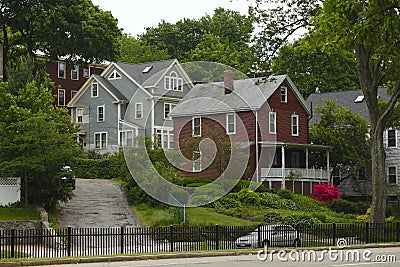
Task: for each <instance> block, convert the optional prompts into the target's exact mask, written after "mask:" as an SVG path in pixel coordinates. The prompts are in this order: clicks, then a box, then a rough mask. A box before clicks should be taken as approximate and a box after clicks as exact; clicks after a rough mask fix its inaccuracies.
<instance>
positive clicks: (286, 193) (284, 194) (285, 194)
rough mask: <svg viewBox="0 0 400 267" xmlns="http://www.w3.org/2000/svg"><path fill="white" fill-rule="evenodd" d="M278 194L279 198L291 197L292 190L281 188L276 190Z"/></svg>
mask: <svg viewBox="0 0 400 267" xmlns="http://www.w3.org/2000/svg"><path fill="white" fill-rule="evenodd" d="M278 196H280V197H281V198H286V199H293V192H292V191H290V190H286V189H281V190H279V191H278Z"/></svg>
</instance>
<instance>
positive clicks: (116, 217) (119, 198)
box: [60, 179, 139, 228]
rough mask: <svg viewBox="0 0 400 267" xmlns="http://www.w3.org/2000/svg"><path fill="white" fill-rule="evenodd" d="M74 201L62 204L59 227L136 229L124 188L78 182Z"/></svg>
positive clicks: (136, 221) (108, 182) (99, 181)
mask: <svg viewBox="0 0 400 267" xmlns="http://www.w3.org/2000/svg"><path fill="white" fill-rule="evenodd" d="M74 194H75V197H74V198H72V199H70V200H69V201H68V202H67V203H62V204H61V216H60V227H67V226H71V227H75V228H93V227H120V226H128V227H136V226H139V220H138V219H137V217H136V216H135V215H134V214H133V212H132V210H131V209H130V207H129V205H128V203H127V201H126V199H125V197H124V194H123V192H122V190H121V187H120V185H119V184H118V183H116V182H114V181H110V180H93V179H76V189H75V190H74Z"/></svg>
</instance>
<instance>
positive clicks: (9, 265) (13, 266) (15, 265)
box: [0, 243, 400, 267]
mask: <svg viewBox="0 0 400 267" xmlns="http://www.w3.org/2000/svg"><path fill="white" fill-rule="evenodd" d="M392 247H400V243H388V244H368V245H354V246H349V247H347V248H344V249H366V248H392ZM329 248H332V247H317V248H299V249H300V250H314V251H322V250H327V249H329ZM283 250H285V251H286V252H290V251H292V250H293V249H283ZM258 251H259V250H251V251H242V252H240V251H232V252H192V253H190V252H189V253H177V254H154V255H137V256H134V255H132V256H105V257H91V258H62V259H48V260H21V261H12V262H0V267H20V266H42V265H58V264H82V263H109V262H122V261H143V260H160V259H183V258H204V257H223V256H240V255H252V254H255V255H256V254H257V253H258Z"/></svg>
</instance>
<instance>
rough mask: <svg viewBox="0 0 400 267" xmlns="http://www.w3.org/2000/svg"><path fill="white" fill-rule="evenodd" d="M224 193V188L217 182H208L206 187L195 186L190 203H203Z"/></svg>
mask: <svg viewBox="0 0 400 267" xmlns="http://www.w3.org/2000/svg"><path fill="white" fill-rule="evenodd" d="M224 195H225V192H224V190H223V189H222V187H221V186H220V185H218V184H210V185H208V186H206V187H197V188H195V190H194V193H193V195H192V199H191V204H193V205H204V204H206V203H208V202H211V201H212V200H215V199H216V198H218V197H221V196H224Z"/></svg>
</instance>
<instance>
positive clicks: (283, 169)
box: [281, 145, 286, 189]
mask: <svg viewBox="0 0 400 267" xmlns="http://www.w3.org/2000/svg"><path fill="white" fill-rule="evenodd" d="M281 151H282V184H281V189H285V164H286V163H285V146H284V145H283V146H282V147H281Z"/></svg>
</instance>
